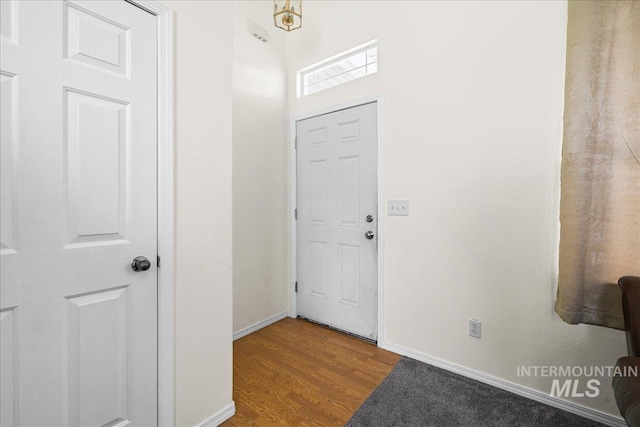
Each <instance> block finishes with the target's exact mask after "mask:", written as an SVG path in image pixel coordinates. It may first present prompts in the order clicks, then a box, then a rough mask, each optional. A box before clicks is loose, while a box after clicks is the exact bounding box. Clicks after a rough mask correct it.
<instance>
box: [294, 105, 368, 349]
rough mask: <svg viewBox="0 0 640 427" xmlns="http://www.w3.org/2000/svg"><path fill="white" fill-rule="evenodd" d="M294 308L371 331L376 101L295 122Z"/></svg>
mask: <svg viewBox="0 0 640 427" xmlns="http://www.w3.org/2000/svg"><path fill="white" fill-rule="evenodd" d="M296 127H297V129H296V135H297V150H296V151H297V209H298V220H297V248H298V249H297V252H298V253H297V259H298V266H297V269H298V278H297V281H298V314H299V315H300V316H303V317H306V318H309V319H312V320H315V321H318V322H321V323H324V324H326V325H330V326H333V327H336V328H338V329H341V330H344V331H347V332H351V333H353V334H356V335H359V336H362V337H365V338H369V339H373V340H376V339H377V277H378V275H377V262H376V254H377V223H378V218H377V206H378V204H377V203H378V196H377V182H378V181H377V159H378V156H377V153H378V151H377V150H378V147H377V104H376V103H370V104H365V105H361V106H358V107H354V108H349V109H346V110H341V111H337V112H334V113H330V114H325V115H322V116H317V117H313V118H310V119H306V120H301V121H298V122H297V126H296Z"/></svg>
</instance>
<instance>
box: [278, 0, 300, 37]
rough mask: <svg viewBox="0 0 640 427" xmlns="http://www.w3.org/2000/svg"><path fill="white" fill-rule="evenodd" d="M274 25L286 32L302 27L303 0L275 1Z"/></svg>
mask: <svg viewBox="0 0 640 427" xmlns="http://www.w3.org/2000/svg"><path fill="white" fill-rule="evenodd" d="M273 23H274V24H275V25H276V27H278V28H281V29H283V30H285V31H293V30H297V29H298V28H301V27H302V0H273Z"/></svg>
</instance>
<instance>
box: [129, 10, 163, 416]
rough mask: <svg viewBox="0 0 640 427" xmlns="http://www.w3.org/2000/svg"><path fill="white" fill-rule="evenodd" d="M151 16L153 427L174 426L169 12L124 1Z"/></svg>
mask: <svg viewBox="0 0 640 427" xmlns="http://www.w3.org/2000/svg"><path fill="white" fill-rule="evenodd" d="M126 1H127V2H129V3H131V4H133V5H134V6H137V7H139V8H141V9H144V10H146V11H147V12H149V13H151V14H152V15H154V16H155V17H156V21H157V41H158V46H157V48H158V63H157V68H158V76H157V77H158V135H157V138H158V177H157V180H158V187H157V191H158V255H159V256H160V258H161V264H160V265H161V267H160V268H159V269H158V426H173V425H175V308H174V307H175V275H174V271H175V266H174V262H175V260H174V255H175V248H174V245H175V242H174V195H173V188H174V187H173V185H174V184H173V183H174V177H173V132H174V126H173V12H172V11H171V10H170V9H168V8H166V7H164V6H162V5H160V4H159V3H156V2H155V1H148V0H126Z"/></svg>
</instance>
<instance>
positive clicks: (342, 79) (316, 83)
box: [298, 40, 378, 98]
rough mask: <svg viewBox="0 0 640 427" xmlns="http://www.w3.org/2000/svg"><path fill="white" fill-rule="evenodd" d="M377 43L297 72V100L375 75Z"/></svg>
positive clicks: (360, 47)
mask: <svg viewBox="0 0 640 427" xmlns="http://www.w3.org/2000/svg"><path fill="white" fill-rule="evenodd" d="M377 71H378V41H377V40H372V41H370V42H368V43H365V44H363V45H360V46H357V47H355V48H353V49H349V50H348V51H346V52H342V53H339V54H337V55H335V56H332V57H331V58H327V59H325V60H322V61H320V62H318V63H316V64H313V65H310V66H308V67H306V68H303V69H301V70H299V71H298V98H300V97H301V96H306V95H311V94H312V93H316V92H320V91H322V90H325V89H328V88H330V87H334V86H338V85H341V84H343V83H347V82H350V81H351V80H355V79H359V78H360V77H364V76H367V75H369V74H373V73H376V72H377Z"/></svg>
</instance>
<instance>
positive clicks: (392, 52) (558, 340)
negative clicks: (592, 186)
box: [287, 1, 625, 414]
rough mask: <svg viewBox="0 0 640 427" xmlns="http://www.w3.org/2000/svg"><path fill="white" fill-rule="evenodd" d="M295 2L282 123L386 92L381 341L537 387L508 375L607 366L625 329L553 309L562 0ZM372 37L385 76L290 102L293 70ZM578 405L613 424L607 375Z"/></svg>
mask: <svg viewBox="0 0 640 427" xmlns="http://www.w3.org/2000/svg"><path fill="white" fill-rule="evenodd" d="M304 7H305V9H304V26H303V28H302V30H300V31H296V32H294V33H291V34H289V35H288V36H289V37H288V42H289V43H288V46H287V50H288V58H289V68H288V70H289V79H288V82H289V86H288V93H289V108H290V110H289V113H290V115H295V114H300V113H303V112H308V111H313V110H315V109H318V108H321V107H326V106H330V105H333V104H336V103H339V102H342V101H345V100H350V99H357V98H360V97H364V96H367V95H371V94H374V93H378V92H384V96H385V110H384V117H383V119H384V129H385V130H384V144H385V168H386V179H385V188H386V198H387V199H408V200H409V203H410V204H409V206H410V216H409V217H387V218H386V223H385V226H386V247H385V253H386V259H385V294H386V300H385V304H384V314H385V321H386V323H385V325H384V332H385V336H386V340H387V341H388V342H389V343H393V344H398V345H401V346H404V347H407V348H410V349H412V350H415V351H418V352H421V353H423V354H426V355H430V356H434V357H437V358H441V359H444V360H446V361H449V362H452V363H456V364H459V365H462V366H465V367H468V368H471V369H474V370H477V371H480V372H483V373H487V374H490V375H493V376H496V377H499V378H502V379H506V380H509V381H513V382H515V383H518V384H521V385H525V386H527V387H531V388H534V389H537V390H540V391H542V392H544V393H549V391H550V388H551V380H550V379H549V378H517V376H516V367H517V366H518V365H581V366H582V365H612V364H614V363H615V361H616V359H617V358H618V357H619V356H621V355H624V354H625V345H624V335H623V333H621V332H619V331H614V330H610V329H605V328H600V327H594V326H586V325H579V326H570V325H567V324H565V323H563V322H562V321H561V320H560V319H559V318H558V316H557V315H556V314H555V313H554V311H553V303H554V300H555V290H556V286H557V280H556V277H557V258H558V236H559V223H558V215H559V184H560V182H559V180H560V173H559V172H560V158H561V144H562V114H563V90H564V54H565V33H566V9H567V5H566V2H564V1H554V2H547V1H538V2H533V1H529V2H462V1H454V2H434V1H424V2H417V1H414V2H399V1H394V2H385V1H356V2H340V6H339V9H336V4H335V3H333V2H323V1H320V2H314V1H307V2H305V6H304ZM329 27H330V29H331V30H330V31H329V30H328V28H329ZM374 38H378V40H379V70H380V71H379V73H378V74H376V75H373V76H368V77H366V78H363V79H360V80H358V81H354V82H351V83H348V84H345V85H343V86H340V87H338V88H333V89H329V90H326V91H324V92H321V93H318V94H314V95H311V96H309V97H306V98H301V99H296V98H295V94H296V90H295V78H294V76H295V72H296V71H297V70H298V69H299V68H301V67H304V66H307V65H309V64H312V63H315V62H317V61H319V60H321V59H323V58H325V57H328V56H331V55H334V54H336V53H338V52H341V51H343V50H346V49H348V48H351V47H353V46H356V45H358V44H361V43H364V42H366V41H369V40H371V39H374ZM469 318H477V319H480V320H481V321H482V339H480V340H478V339H474V338H471V337H469V336H468V319H469ZM575 400H576V401H577V402H578V403H580V404H582V405H585V406H588V407H591V408H595V409H598V410H602V411H605V412H608V413H611V414H618V412H617V409H616V407H615V403H614V399H613V393H612V391H611V385H610V380H607V381H606V382H605V383H603V384H602V387H601V395H600V396H599V397H598V398H592V399H590V398H577V399H575Z"/></svg>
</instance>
